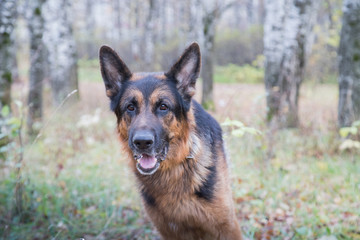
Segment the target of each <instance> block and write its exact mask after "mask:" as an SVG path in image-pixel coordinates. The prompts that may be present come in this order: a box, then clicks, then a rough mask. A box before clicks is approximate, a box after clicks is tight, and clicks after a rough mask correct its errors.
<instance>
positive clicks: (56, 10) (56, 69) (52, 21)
mask: <svg viewBox="0 0 360 240" xmlns="http://www.w3.org/2000/svg"><path fill="white" fill-rule="evenodd" d="M44 7H45V9H44V13H46V14H45V16H44V17H45V33H44V41H45V43H46V46H47V48H48V50H49V64H50V82H51V90H52V95H53V104H54V106H58V105H59V104H61V103H62V101H64V99H65V98H66V97H67V95H68V94H69V93H71V92H72V91H74V90H78V89H79V87H78V77H77V56H76V47H75V40H74V37H73V34H72V26H71V19H70V16H71V13H70V2H69V0H47V2H46V4H45V6H44ZM75 99H76V100H78V99H79V92H77V93H76V95H75V96H72V97H71V101H74V100H75Z"/></svg>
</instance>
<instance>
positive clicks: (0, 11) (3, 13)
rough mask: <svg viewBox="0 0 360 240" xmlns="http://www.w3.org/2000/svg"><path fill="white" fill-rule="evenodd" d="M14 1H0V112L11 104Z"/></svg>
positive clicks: (14, 19)
mask: <svg viewBox="0 0 360 240" xmlns="http://www.w3.org/2000/svg"><path fill="white" fill-rule="evenodd" d="M15 15H16V0H1V1H0V86H1V88H0V110H1V108H2V107H3V106H5V105H8V106H9V107H10V103H11V83H12V76H11V69H12V64H13V61H14V57H15V55H14V53H13V52H12V51H11V49H12V44H13V41H12V38H11V35H12V33H13V30H14V25H15V21H16V17H15Z"/></svg>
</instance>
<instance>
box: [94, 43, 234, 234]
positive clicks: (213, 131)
mask: <svg viewBox="0 0 360 240" xmlns="http://www.w3.org/2000/svg"><path fill="white" fill-rule="evenodd" d="M100 65H101V73H102V77H103V80H104V83H105V88H106V94H107V96H108V97H109V98H110V100H111V109H112V110H113V111H114V112H115V114H116V116H117V123H118V125H117V130H118V132H119V135H120V141H121V143H122V146H123V147H124V149H125V151H126V152H127V153H128V155H129V158H130V166H131V168H132V169H133V171H134V173H135V175H136V177H137V180H138V183H139V184H138V185H139V188H140V189H139V190H140V193H141V195H142V199H143V202H144V205H145V209H146V211H147V213H148V216H149V217H150V219H151V220H152V222H153V223H154V225H155V227H156V228H157V229H158V231H159V232H160V234H161V236H162V237H163V239H169V240H176V239H183V240H191V239H234V240H235V239H236V240H237V239H241V233H240V228H239V225H238V221H237V219H236V217H235V212H234V207H233V201H232V193H231V188H230V182H229V174H228V166H227V162H226V159H225V153H224V147H223V140H222V131H221V128H220V126H219V124H218V123H217V122H216V121H215V120H214V119H213V118H212V117H211V116H210V115H209V114H208V113H206V112H205V111H204V109H203V108H202V107H201V106H200V105H199V104H198V103H197V102H196V101H195V100H193V99H192V97H193V95H194V94H195V83H196V79H197V78H198V76H199V72H200V49H199V46H198V44H196V43H193V44H192V45H190V46H189V47H188V48H187V49H186V50H185V52H184V53H183V55H182V56H181V57H180V58H179V60H178V61H177V62H176V63H175V64H174V65H173V67H172V68H171V69H170V70H169V71H168V72H167V73H132V72H131V71H130V70H129V69H128V67H127V66H126V65H125V63H124V62H123V61H122V60H121V59H120V58H119V56H118V55H117V54H116V52H115V51H114V50H112V49H111V48H109V47H107V46H103V47H101V49H100ZM139 136H140V137H139ZM138 139H140V140H139V141H138ZM144 139H145V140H144ZM141 154H144V156H145V155H146V154H148V155H149V156H150V155H151V156H155V157H154V158H152V159H155V158H156V159H158V160H157V161H158V162H157V163H159V165H158V168H157V169H155V168H154V169H153V170H151V169H150V170H151V171H155V172H151V173H147V172H146V171H145V172H144V171H142V170H141V169H140V170H139V167H138V165H137V162H136V158H137V156H138V155H141ZM146 156H147V155H146ZM140 166H142V165H140ZM150 170H149V171H150Z"/></svg>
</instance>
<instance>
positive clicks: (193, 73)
mask: <svg viewBox="0 0 360 240" xmlns="http://www.w3.org/2000/svg"><path fill="white" fill-rule="evenodd" d="M200 66H201V55H200V47H199V45H198V44H197V43H195V42H194V43H192V44H191V45H190V46H189V47H188V48H187V49H186V50H185V51H184V53H183V54H182V55H181V57H180V58H179V60H178V61H177V62H176V63H175V64H174V65H173V66H172V67H171V69H170V71H169V72H167V73H166V74H165V75H166V76H167V77H168V78H169V79H170V80H173V81H175V82H176V87H177V89H178V91H179V92H180V94H181V95H182V97H183V98H184V99H185V100H186V101H190V99H191V97H192V96H194V94H195V83H196V79H197V78H198V77H199V73H200Z"/></svg>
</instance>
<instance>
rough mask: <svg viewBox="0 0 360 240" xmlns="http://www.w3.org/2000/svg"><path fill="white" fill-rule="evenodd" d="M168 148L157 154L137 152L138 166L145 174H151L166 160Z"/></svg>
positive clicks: (135, 156)
mask: <svg viewBox="0 0 360 240" xmlns="http://www.w3.org/2000/svg"><path fill="white" fill-rule="evenodd" d="M166 153H167V148H166V147H165V148H164V149H163V151H162V152H161V153H159V154H157V155H150V154H146V153H142V154H135V155H134V158H135V160H136V161H137V163H136V168H137V170H138V171H139V172H140V173H141V174H143V175H151V174H153V173H155V172H156V170H158V169H159V167H160V163H161V162H162V161H164V160H165V158H166Z"/></svg>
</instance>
